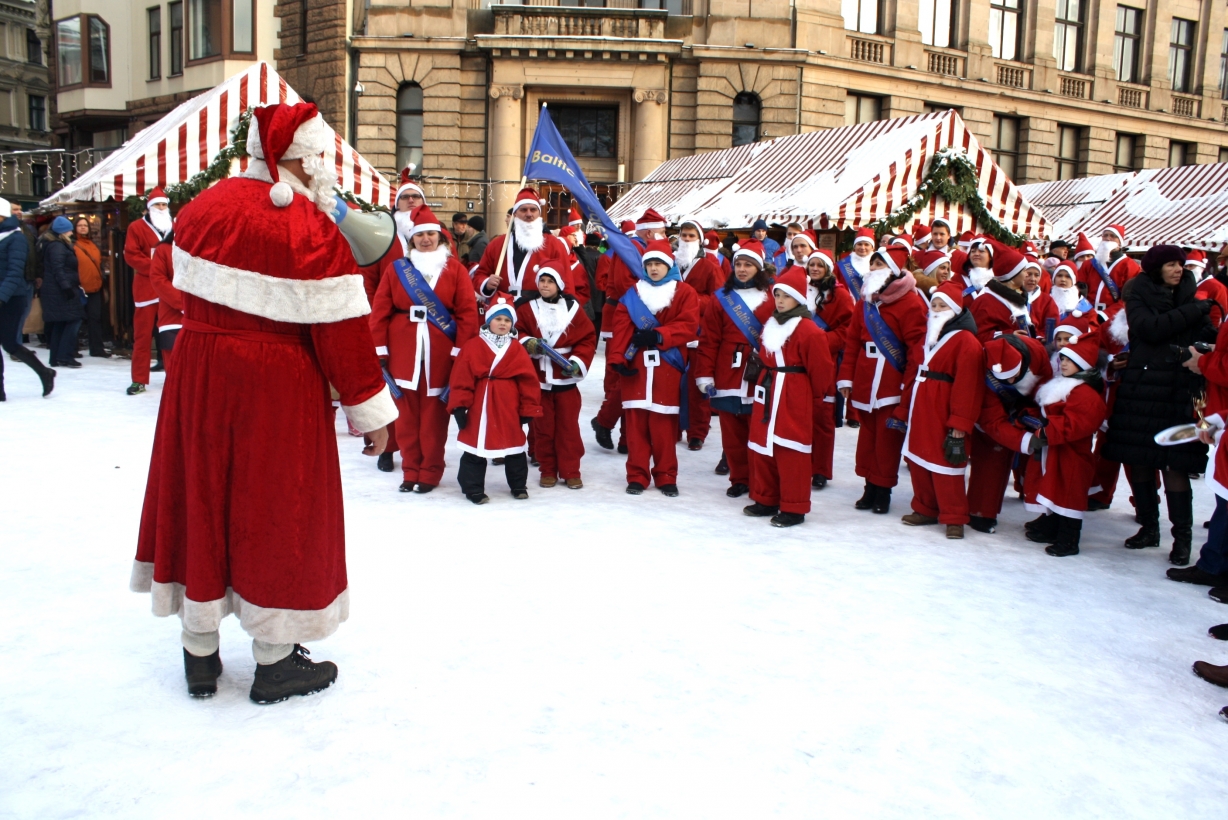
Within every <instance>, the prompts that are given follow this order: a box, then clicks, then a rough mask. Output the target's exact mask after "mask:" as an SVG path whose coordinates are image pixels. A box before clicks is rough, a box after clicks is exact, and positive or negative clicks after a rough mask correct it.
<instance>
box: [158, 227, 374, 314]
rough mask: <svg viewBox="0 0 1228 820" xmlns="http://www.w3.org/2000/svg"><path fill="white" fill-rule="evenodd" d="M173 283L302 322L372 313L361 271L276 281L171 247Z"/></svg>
mask: <svg viewBox="0 0 1228 820" xmlns="http://www.w3.org/2000/svg"><path fill="white" fill-rule="evenodd" d="M172 256H173V258H174V265H175V287H176V288H177V289H179V290H181V291H183V292H184V293H190V294H192V295H193V296H199V297H200V298H201V299H204V300H205V301H208V302H213V303H214V304H215V305H224V306H226V307H228V308H234V309H235V310H238V311H242V312H243V313H250V314H252V315H253V316H261V317H263V318H265V319H272V320H273V321H275V322H292V323H294V324H301V325H315V324H327V323H329V322H340V321H342V320H344V319H353V318H354V317H356V316H366V315H367V314H368V313H370V312H371V306H370V304H369V303H368V302H367V292H366V290H365V289H364V288H363V284H362V275H361V274H357V273H352V274H347V275H345V276H333V277H330V278H328V279H279V278H277V277H276V276H266V275H265V274H263V273H256V272H254V271H248V270H240V269H239V268H231V267H228V266H226V265H221V264H218V263H217V262H210V261H209V260H208V259H201V258H199V257H196V256H192V255H191V254H190V253H188V252H187V251H185V250H183V249H181V248H179V247H178V246H176V247H174V248H173V249H172Z"/></svg>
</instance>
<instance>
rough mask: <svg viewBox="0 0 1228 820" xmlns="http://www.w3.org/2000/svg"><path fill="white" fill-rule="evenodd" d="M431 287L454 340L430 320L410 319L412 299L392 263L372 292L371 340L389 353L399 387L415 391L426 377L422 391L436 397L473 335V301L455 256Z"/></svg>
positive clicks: (380, 352) (383, 353) (465, 274)
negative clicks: (453, 330)
mask: <svg viewBox="0 0 1228 820" xmlns="http://www.w3.org/2000/svg"><path fill="white" fill-rule="evenodd" d="M424 278H425V276H424ZM428 284H429V280H428ZM431 289H432V290H434V291H435V295H436V296H438V297H439V300H440V301H441V302H443V305H444V307H446V308H447V309H448V312H449V313H451V314H452V318H453V319H455V320H456V343H455V344H453V342H452V340H451V339H449V338H448V336H447V334H446V333H444V332H443V331H442V330H440V329H439V328H437V327H435V325H434V324H432V323H431V322H429V321H422V322H415V321H411V319H410V316H411V314H410V312H409V309H410V307H412V306H414V305H416V304H417V303H416V302H414V301H413V300H411V299H410V298H409V294H408V293H406V292H405V288H404V286H403V285H401V277H399V276H397V273H396V271H395V270H394V269H393V268H392V266H389V267H388V268H386V269H385V270H384V275H383V277H382V278H381V279H380V283H379V287H378V288H376V290H375V304H373V305H372V307H371V339H372V341H374V342H375V352H376V354H377V355H379V356H387V357H388V373H389V374H390V375H391V376H392V378H393V379H394V380H396V383H397V384H398V385H399V386H401V387H404V388H407V389H409V390H417V389H418V381H419V379H422V378H425V379H426V385H427V395H428V396H438V395H440V394H442V393H443V391H444V388H445V387H447V386H448V380H449V378H450V376H451V374H452V362H453V361H454V360H455V358H456V356H457V355H459V354H460V351H461V348H462V347H463V346H464V344H465V343H466V342H468V341H469V340H470V339H472V338H473V337H474V336H476V335H477V332H478V305H477V299H476V297H475V296H474V294H473V286H472V285H471V284H470V282H469V273H468V271H466V270H465V266H464V265H462V264H461V263H460V262H459V261H457V259H456V257H454V256H449V257H448V262H447V264H446V265H444V268H443V270H442V271H440V272H439V278H438V279H436V280H435V283H434V285H433V286H432V288H431Z"/></svg>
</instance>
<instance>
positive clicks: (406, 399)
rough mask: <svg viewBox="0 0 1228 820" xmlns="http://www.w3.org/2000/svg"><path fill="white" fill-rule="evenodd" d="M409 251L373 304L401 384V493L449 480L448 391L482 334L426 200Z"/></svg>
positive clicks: (375, 334) (460, 270)
mask: <svg viewBox="0 0 1228 820" xmlns="http://www.w3.org/2000/svg"><path fill="white" fill-rule="evenodd" d="M412 217H413V222H414V227H413V230H412V231H411V232H410V241H411V242H412V247H411V249H410V251H409V256H408V257H406V258H404V259H399V260H397V261H396V262H395V263H394V265H393V266H392V267H391V269H389V270H387V271H385V273H384V276H383V277H382V278H381V279H380V283H379V287H378V288H377V289H376V291H375V303H374V305H373V306H372V308H371V319H370V325H371V338H372V340H373V341H374V343H375V352H376V354H377V355H378V356H379V357H380V359H381V362H382V363H383V364H385V365H386V366H387V368H388V372H389V374H390V375H391V376H392V379H393V380H394V381H395V382H396V384H397V386H398V387H399V388H400V391H401V397H400V398H399V399H397V400H396V401H397V408H398V410H400V415H398V416H397V420H396V434H397V442H398V444H399V445H400V448H401V473H402V475H403V479H402V482H401V486H400V491H401V492H403V493H408V492H416V493H429V492H430V491H431V490H433V489H435V488H436V487H438V486H439V482H440V481H441V480H443V471H444V467H445V465H444V460H443V451H444V444H445V443H446V442H447V438H448V413H447V409H446V407H445V405H444V402H443V400H442V399H441V398H440V396H442V395H443V392H444V390H445V389H446V388H447V386H448V382H449V379H450V377H451V375H452V365H453V362H454V361H455V359H456V357H457V356H458V355H459V354H460V352H461V349H462V348H463V347H464V345H465V343H466V342H468V341H469V340H470V339H472V338H473V337H474V336H475V335H477V332H478V308H477V299H476V298H475V297H474V294H473V285H472V284H471V283H470V281H469V273H468V271H466V270H465V266H464V265H462V264H461V263H460V262H459V261H458V260H457V259H456V257H455V256H453V255H452V252H451V249H449V248H448V246H447V245H445V244H444V243H443V241H442V237H441V228H440V224H439V220H438V219H436V218H435V214H434V213H432V212H431V209H430V208H429V207H428V206H426V205H420V206H418V210H416V211H414V213H413V214H412Z"/></svg>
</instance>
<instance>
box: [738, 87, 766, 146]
mask: <svg viewBox="0 0 1228 820" xmlns="http://www.w3.org/2000/svg"><path fill="white" fill-rule="evenodd" d="M760 110H761V104H760V102H759V95H758V94H753V93H751V92H749V91H743V92H742V93H741V94H739V95H738V96H736V97H734V98H733V144H734V145H750V144H751V143H752V142H758V141H759V114H760Z"/></svg>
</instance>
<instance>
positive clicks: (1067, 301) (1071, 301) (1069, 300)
mask: <svg viewBox="0 0 1228 820" xmlns="http://www.w3.org/2000/svg"><path fill="white" fill-rule="evenodd" d="M1049 295H1050V296H1051V297H1053V301H1054V303H1055V304H1056V305H1057V309H1058V310H1059V311H1061V312H1062V315H1063V316H1064V315H1066V314H1067V313H1070V311H1072V310H1074V309H1075V308H1076V307H1078V306H1079V298H1080V297H1079V289H1078V288H1077V287H1069V288H1059V287H1058V286H1057V285H1054V286H1053V288H1052V289H1051V290H1050V291H1049Z"/></svg>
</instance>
